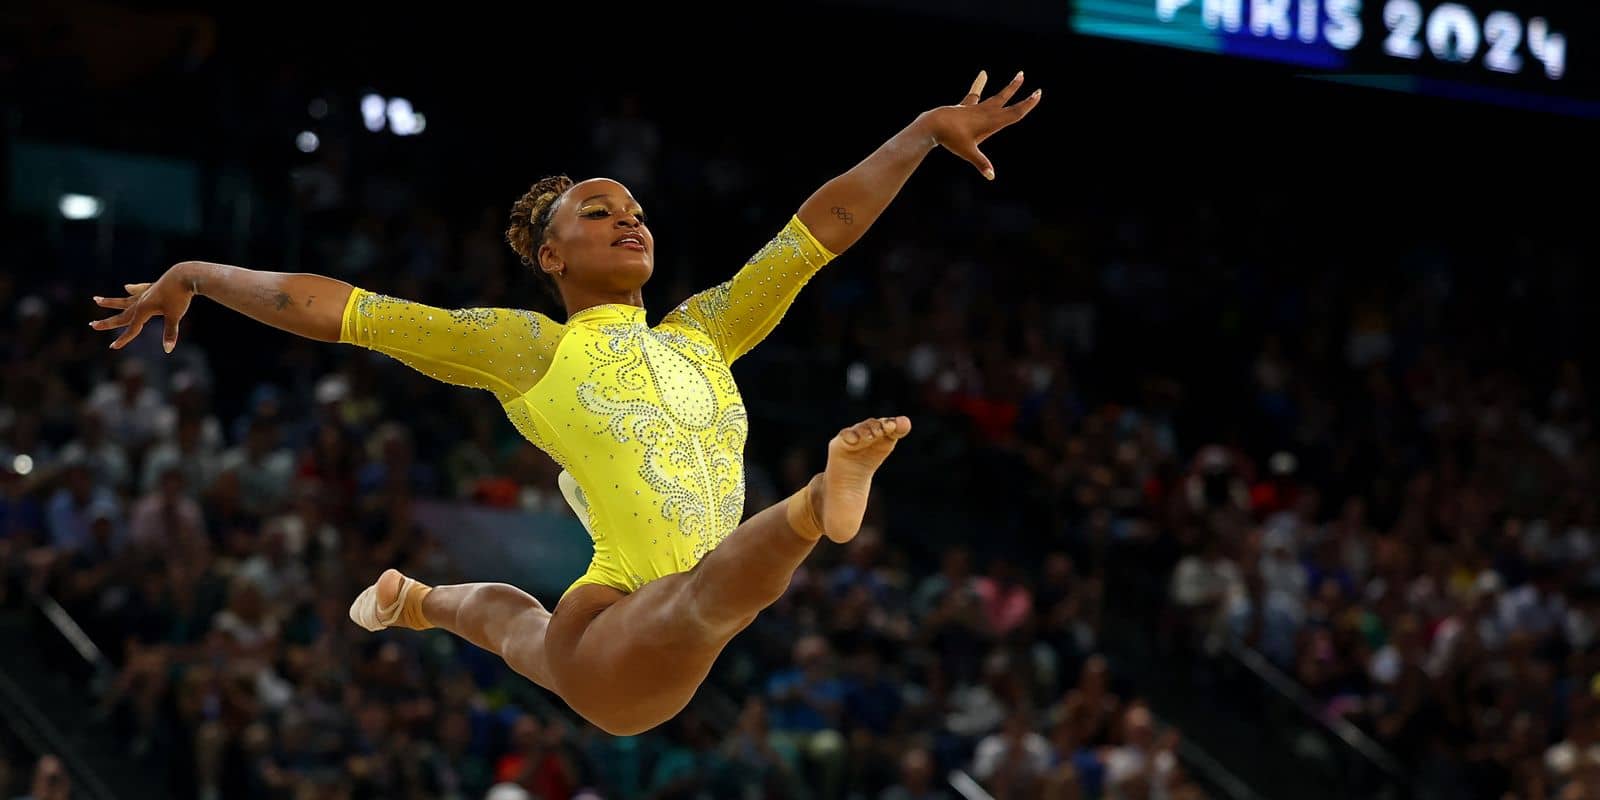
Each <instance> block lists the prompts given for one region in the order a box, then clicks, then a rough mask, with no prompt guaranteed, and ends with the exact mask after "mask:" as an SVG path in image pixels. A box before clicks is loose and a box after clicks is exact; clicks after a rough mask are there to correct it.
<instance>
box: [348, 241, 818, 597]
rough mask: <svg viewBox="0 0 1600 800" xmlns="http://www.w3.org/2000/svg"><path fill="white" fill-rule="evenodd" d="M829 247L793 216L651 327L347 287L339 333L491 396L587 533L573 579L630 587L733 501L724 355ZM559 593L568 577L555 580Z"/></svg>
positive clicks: (730, 513)
mask: <svg viewBox="0 0 1600 800" xmlns="http://www.w3.org/2000/svg"><path fill="white" fill-rule="evenodd" d="M833 257H834V256H833V254H832V253H830V252H828V250H827V249H826V248H825V247H823V246H822V244H821V243H820V242H818V241H817V240H816V238H815V237H814V236H812V235H811V232H810V231H809V230H807V229H806V227H805V225H804V224H802V223H801V222H800V219H799V217H792V218H791V219H790V220H789V223H788V224H787V225H786V226H784V228H783V230H782V231H781V232H779V233H778V235H777V236H776V237H774V238H773V239H772V240H771V241H770V242H768V243H767V244H766V246H764V247H762V248H761V250H760V251H759V252H757V253H756V254H755V255H754V256H753V257H752V258H751V259H750V260H749V262H747V263H746V264H745V266H744V267H743V268H742V269H740V270H739V272H738V273H737V274H736V275H734V276H733V278H732V279H731V280H728V281H726V282H724V283H722V284H719V285H717V286H715V287H713V288H711V289H708V290H706V291H703V292H700V293H699V294H696V295H694V296H693V297H690V298H689V299H688V300H687V301H685V302H684V303H683V304H682V305H680V306H678V307H677V308H676V309H674V310H673V311H672V312H671V313H670V314H668V315H667V316H666V318H665V319H663V320H662V321H661V323H660V324H659V325H657V326H656V327H654V328H652V327H649V326H648V325H646V324H645V314H644V309H642V308H638V307H636V306H629V305H601V306H595V307H593V308H586V309H583V310H582V311H579V312H577V313H575V314H572V315H571V316H570V317H569V318H568V319H567V322H566V324H564V325H563V324H561V323H558V322H556V321H555V320H553V319H551V318H549V317H547V316H545V315H543V314H539V313H537V312H533V311H524V310H517V309H500V308H491V309H465V310H454V311H447V310H443V309H438V308H433V307H430V306H425V305H421V304H418V303H412V302H407V301H403V300H397V299H394V298H391V297H385V296H383V295H379V294H373V293H371V292H367V291H365V290H362V289H356V290H355V291H354V292H351V295H350V300H349V302H348V303H347V304H346V306H345V310H344V325H343V330H342V331H341V333H340V337H339V338H340V341H342V342H346V343H350V344H356V345H360V346H362V347H367V348H370V349H372V350H377V351H379V352H382V353H385V354H388V355H390V356H393V357H395V358H397V359H399V360H401V361H403V362H405V363H406V364H408V365H410V366H412V367H413V368H415V369H417V370H419V371H421V372H423V373H425V374H427V375H429V376H432V377H434V378H437V379H439V380H441V381H446V382H449V383H453V384H457V385H461V386H470V387H475V388H479V389H487V390H489V391H491V392H494V394H495V396H496V397H497V398H498V399H499V400H500V403H501V405H502V406H503V407H504V409H505V412H506V416H508V417H509V418H510V419H511V421H512V422H513V423H514V424H515V425H516V426H517V429H518V430H519V431H521V432H522V435H523V436H525V437H526V438H527V439H528V441H530V442H532V443H533V444H534V445H536V446H538V447H539V449H541V450H543V451H545V452H546V453H548V454H550V456H551V457H552V458H554V459H555V460H556V462H557V463H558V464H560V465H561V467H562V470H563V472H562V476H561V488H562V492H563V494H565V495H566V497H567V499H568V501H569V503H571V504H572V506H573V509H574V510H575V511H576V512H577V513H578V515H579V517H580V519H582V520H583V523H584V526H585V527H586V528H587V529H588V531H589V535H590V536H591V537H592V538H593V539H594V560H593V561H591V562H590V564H589V569H588V571H587V572H585V573H584V575H583V576H582V577H581V578H579V579H578V580H577V582H576V583H574V584H573V585H574V586H577V585H579V584H584V583H595V584H600V585H604V586H611V587H614V588H616V589H619V590H621V591H624V592H632V591H634V590H636V589H638V588H639V587H640V586H643V585H644V584H646V583H648V582H650V581H652V580H655V579H656V578H660V577H662V576H664V575H671V574H673V573H677V572H682V571H684V570H687V569H689V568H690V567H693V566H694V565H695V564H696V563H698V562H699V560H700V559H701V558H703V557H704V556H705V554H706V553H709V552H710V551H711V550H712V548H715V547H716V546H717V544H718V543H720V542H721V541H722V540H723V538H725V537H726V536H727V535H728V534H730V533H732V532H733V530H734V528H736V527H738V525H739V521H740V517H741V515H742V512H743V509H744V443H745V436H746V434H747V432H748V423H747V420H746V417H745V409H744V402H743V401H742V400H741V399H740V397H739V390H738V387H736V386H735V385H734V381H733V375H732V373H730V372H729V370H728V367H729V365H730V364H732V363H733V362H734V360H736V359H737V358H739V357H740V356H742V355H744V354H745V353H746V352H748V351H749V350H750V349H751V348H752V347H754V346H755V345H756V344H757V343H759V342H760V341H761V340H762V339H763V338H765V337H766V336H767V334H768V333H770V332H771V331H772V329H773V328H774V327H775V326H776V325H777V324H778V321H779V320H780V319H782V317H783V314H784V312H785V311H787V310H788V308H789V306H790V304H792V303H793V302H794V298H795V297H796V295H798V294H799V292H800V289H801V287H802V286H804V285H805V283H806V282H807V281H808V280H809V279H810V278H811V276H812V275H814V274H816V272H817V270H818V269H820V268H821V267H822V266H823V265H824V264H826V263H827V262H829V261H830V260H832V259H833ZM569 591H570V589H569Z"/></svg>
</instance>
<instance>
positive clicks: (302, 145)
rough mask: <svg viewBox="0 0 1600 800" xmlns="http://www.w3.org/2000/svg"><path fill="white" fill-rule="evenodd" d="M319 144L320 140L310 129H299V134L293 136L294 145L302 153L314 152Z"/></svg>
mask: <svg viewBox="0 0 1600 800" xmlns="http://www.w3.org/2000/svg"><path fill="white" fill-rule="evenodd" d="M321 144H322V140H321V139H318V138H317V135H316V134H315V133H312V132H311V131H301V132H300V135H299V136H296V137H294V146H295V147H297V148H299V149H300V152H302V153H315V152H317V147H319V146H320V145H321Z"/></svg>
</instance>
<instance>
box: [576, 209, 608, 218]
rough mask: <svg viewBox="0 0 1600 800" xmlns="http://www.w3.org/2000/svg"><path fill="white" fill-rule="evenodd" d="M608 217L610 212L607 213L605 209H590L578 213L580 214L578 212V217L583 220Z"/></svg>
mask: <svg viewBox="0 0 1600 800" xmlns="http://www.w3.org/2000/svg"><path fill="white" fill-rule="evenodd" d="M610 215H611V212H610V211H607V210H606V209H603V208H596V209H592V210H590V211H580V212H578V216H580V217H583V218H585V219H600V218H601V217H606V216H610Z"/></svg>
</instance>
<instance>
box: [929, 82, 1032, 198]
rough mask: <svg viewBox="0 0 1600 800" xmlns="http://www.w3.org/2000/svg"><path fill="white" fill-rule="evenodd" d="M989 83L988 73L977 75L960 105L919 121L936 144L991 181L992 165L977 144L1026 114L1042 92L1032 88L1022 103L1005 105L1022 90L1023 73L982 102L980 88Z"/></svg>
mask: <svg viewBox="0 0 1600 800" xmlns="http://www.w3.org/2000/svg"><path fill="white" fill-rule="evenodd" d="M988 82H989V73H987V72H979V73H978V78H977V80H974V81H973V82H972V88H971V89H970V90H969V91H968V92H967V96H966V97H964V98H962V100H961V102H960V103H958V104H956V105H953V106H940V107H939V108H935V109H933V110H931V111H925V112H923V114H922V119H921V122H922V124H923V125H925V126H926V127H927V130H928V133H929V134H930V135H932V136H933V141H934V143H935V144H938V145H939V146H941V147H943V148H944V149H946V150H949V151H950V152H952V153H955V154H956V155H957V156H960V157H961V158H962V159H963V160H965V161H966V162H967V163H969V164H971V165H972V166H974V167H977V168H978V171H979V172H981V173H983V176H984V177H985V178H988V179H989V180H991V181H992V180H994V165H993V164H991V163H989V159H988V158H987V157H986V156H984V154H983V151H981V150H979V149H978V145H980V144H983V141H984V140H985V139H987V138H989V137H990V136H993V135H994V134H995V132H996V131H998V130H1000V129H1002V128H1005V127H1007V126H1009V125H1011V124H1013V123H1015V122H1016V121H1018V120H1020V119H1022V118H1023V117H1025V116H1027V115H1028V112H1029V111H1032V110H1033V108H1034V106H1037V105H1039V98H1040V96H1042V95H1043V92H1042V91H1040V90H1038V89H1035V90H1034V91H1033V94H1030V95H1028V96H1027V97H1026V98H1024V99H1023V100H1022V101H1021V102H1019V103H1015V104H1013V105H1009V106H1008V105H1006V103H1008V102H1010V101H1011V96H1012V95H1014V94H1016V93H1017V89H1019V88H1021V87H1022V73H1021V72H1018V73H1017V77H1015V78H1012V79H1011V82H1010V83H1008V84H1006V85H1005V88H1002V89H1001V90H1000V91H998V92H996V93H995V94H994V96H993V97H990V98H989V99H987V100H984V99H983V87H984V85H985V84H987V83H988Z"/></svg>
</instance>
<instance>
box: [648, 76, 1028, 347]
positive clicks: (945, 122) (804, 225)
mask: <svg viewBox="0 0 1600 800" xmlns="http://www.w3.org/2000/svg"><path fill="white" fill-rule="evenodd" d="M986 80H987V76H986V75H985V74H984V73H981V72H980V73H978V79H977V80H976V81H973V83H972V89H971V91H969V92H968V93H967V96H966V98H965V99H963V100H962V101H961V102H960V103H958V104H956V105H953V106H942V107H940V108H935V109H933V110H931V111H926V112H923V113H922V114H921V115H919V116H918V117H917V119H916V121H914V122H912V123H911V124H910V125H908V126H906V128H905V129H904V130H902V131H900V132H899V133H897V134H895V135H894V137H893V138H891V139H890V140H889V141H888V142H885V143H884V144H883V146H881V147H879V148H878V149H877V150H876V151H874V152H873V154H872V155H870V156H867V158H866V159H865V160H864V161H862V162H861V163H859V164H857V165H855V166H854V167H852V168H851V169H850V171H849V172H846V173H844V174H843V175H840V176H839V177H837V178H834V179H833V180H831V181H828V182H827V183H825V184H823V186H822V188H820V189H818V190H817V191H816V192H814V193H813V194H812V195H811V197H809V198H807V200H806V202H805V203H804V204H803V205H801V206H800V210H799V211H798V212H797V213H796V214H795V215H794V217H793V218H791V219H790V220H789V224H788V225H786V226H784V229H783V230H782V231H780V232H779V233H778V235H777V236H775V237H774V238H773V239H772V241H770V242H768V243H767V245H766V246H765V247H763V248H761V250H760V252H757V253H756V254H755V256H754V257H752V258H751V259H750V261H749V262H748V263H746V264H745V266H744V268H743V269H741V270H739V272H738V273H737V274H736V275H734V276H733V278H732V279H731V280H728V281H726V282H724V283H722V284H719V285H717V286H715V287H712V288H710V289H707V290H706V291H703V292H700V293H699V294H696V295H695V296H693V297H691V298H689V299H688V300H686V301H685V302H684V303H683V304H682V305H680V306H679V307H678V308H677V309H675V310H674V311H673V312H672V313H671V314H668V315H667V318H666V319H664V320H662V323H663V324H687V325H690V326H692V327H694V328H697V329H699V330H701V331H704V332H705V333H706V334H707V335H708V336H709V337H710V338H711V340H712V341H713V342H714V343H715V344H716V345H717V348H718V349H719V350H720V351H721V354H722V356H723V358H724V359H725V360H726V361H727V362H728V363H730V364H731V363H733V361H734V360H735V359H737V358H739V356H741V355H744V354H745V353H747V352H749V351H750V348H752V347H755V346H756V344H758V343H759V342H760V341H761V340H762V339H764V338H766V336H767V334H768V333H771V332H772V329H773V328H774V327H776V326H777V324H778V320H779V319H781V318H782V317H783V314H784V312H785V311H787V310H788V308H789V306H790V305H791V304H793V303H794V299H795V297H796V295H798V294H799V293H800V289H801V287H803V286H804V285H805V284H806V282H807V281H809V280H810V279H811V276H812V275H815V274H816V272H817V270H819V269H821V268H822V266H823V265H824V264H827V263H828V262H829V261H832V260H833V259H834V257H835V256H836V255H837V254H839V253H842V252H844V251H845V250H846V249H848V248H849V247H850V246H851V245H853V244H855V243H856V240H858V239H860V238H861V235H862V234H863V233H866V231H867V228H868V227H870V226H871V225H872V223H873V221H874V220H876V219H877V218H878V215H879V214H882V213H883V209H884V208H885V207H887V206H888V205H889V201H890V200H893V199H894V197H895V195H897V194H899V193H900V187H902V186H904V185H905V182H906V179H907V178H909V177H911V173H912V171H913V170H915V169H916V168H917V165H919V164H921V163H922V159H923V157H924V156H926V155H927V154H928V151H930V150H932V149H933V148H934V147H936V146H941V147H944V148H946V149H948V150H949V151H951V152H952V153H955V154H956V155H958V156H960V157H961V158H963V159H965V160H967V161H968V162H970V163H971V164H972V165H973V166H975V167H977V168H978V170H979V171H980V172H982V173H983V174H984V175H985V176H986V177H988V178H990V179H991V180H992V179H993V178H994V167H993V166H992V165H990V164H989V160H988V159H987V158H985V157H984V155H983V153H982V152H981V151H979V150H978V145H979V144H981V143H982V142H983V140H984V139H987V138H989V137H990V136H991V135H993V134H994V133H995V132H996V131H998V130H1000V129H1001V128H1004V127H1006V126H1008V125H1011V124H1012V123H1015V122H1016V121H1017V120H1020V119H1022V118H1023V117H1024V116H1026V115H1027V114H1028V112H1029V111H1032V110H1033V107H1034V106H1036V105H1038V103H1039V92H1034V93H1033V94H1031V95H1029V96H1028V97H1027V99H1024V100H1022V101H1020V102H1017V103H1015V104H1012V105H1010V106H1008V105H1006V103H1007V102H1008V101H1009V100H1010V99H1011V96H1012V95H1014V94H1016V91H1017V89H1018V88H1019V87H1021V86H1022V73H1020V72H1019V73H1017V77H1016V78H1015V79H1013V80H1012V81H1011V83H1010V84H1008V85H1007V86H1006V87H1005V88H1004V89H1001V90H1000V91H999V92H997V93H996V94H995V95H994V96H993V97H991V98H989V99H988V100H982V99H981V98H982V95H983V85H984V82H985V81H986Z"/></svg>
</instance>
